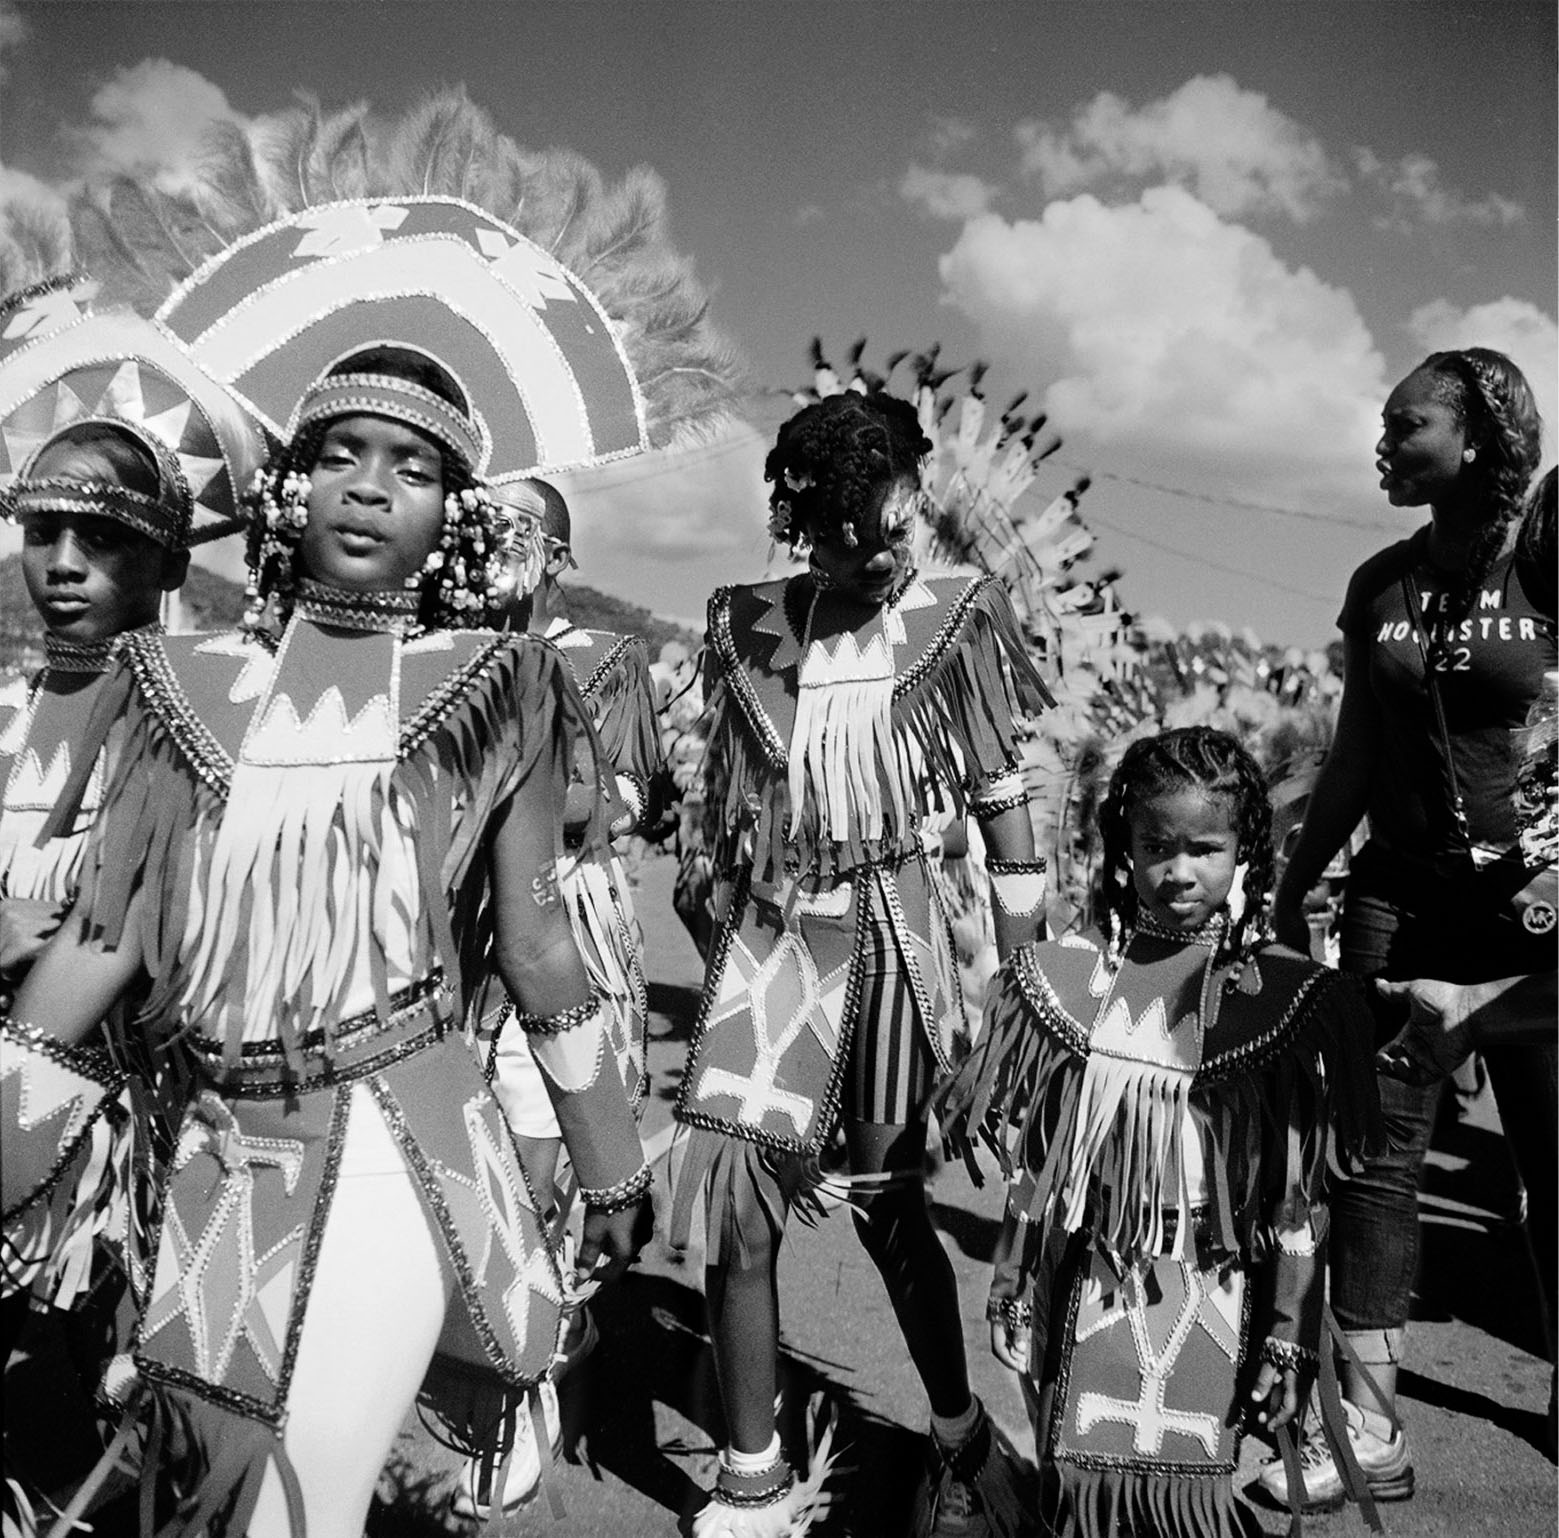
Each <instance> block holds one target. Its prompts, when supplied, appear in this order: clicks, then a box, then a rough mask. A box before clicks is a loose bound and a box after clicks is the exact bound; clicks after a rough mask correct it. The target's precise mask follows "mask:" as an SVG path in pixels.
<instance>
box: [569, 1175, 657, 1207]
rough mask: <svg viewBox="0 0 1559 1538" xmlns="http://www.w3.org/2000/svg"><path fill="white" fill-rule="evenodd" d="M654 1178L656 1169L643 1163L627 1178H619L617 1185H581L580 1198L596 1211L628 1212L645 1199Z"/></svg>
mask: <svg viewBox="0 0 1559 1538" xmlns="http://www.w3.org/2000/svg"><path fill="white" fill-rule="evenodd" d="M654 1179H655V1172H654V1170H653V1169H651V1168H650V1166H649V1165H648V1164H641V1165H640V1166H639V1168H638V1169H637V1170H636V1171H635V1172H634V1173H633V1174H632V1175H630V1176H628V1178H627V1179H626V1180H619V1181H618V1182H617V1184H616V1185H611V1186H601V1187H599V1188H592V1187H590V1186H580V1188H579V1199H580V1201H582V1202H583V1203H584V1204H585V1206H587V1207H590V1208H593V1209H594V1210H595V1211H596V1212H626V1211H627V1210H628V1209H629V1208H630V1207H637V1206H638V1205H639V1203H640V1202H641V1201H643V1200H644V1197H645V1194H646V1193H647V1192H648V1191H649V1188H650V1185H651V1184H652V1182H653V1181H654Z"/></svg>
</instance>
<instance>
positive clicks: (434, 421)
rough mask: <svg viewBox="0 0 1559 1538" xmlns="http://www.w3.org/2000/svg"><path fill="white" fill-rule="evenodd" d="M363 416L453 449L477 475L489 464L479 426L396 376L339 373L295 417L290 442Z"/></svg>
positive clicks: (307, 399) (305, 399)
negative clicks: (315, 428) (315, 425)
mask: <svg viewBox="0 0 1559 1538" xmlns="http://www.w3.org/2000/svg"><path fill="white" fill-rule="evenodd" d="M359 414H364V415H368V416H376V417H389V418H390V419H391V421H395V422H404V423H405V424H406V426H408V427H415V428H417V429H418V430H419V431H421V432H425V433H427V434H428V436H429V437H431V438H436V439H437V440H438V441H439V442H440V443H442V444H443V445H444V446H445V447H446V448H449V449H452V450H453V451H454V452H455V453H456V454H457V455H458V456H459V457H460V459H461V460H462V461H464V463H465V466H466V468H467V469H468V470H470V471H471V473H472V474H473V475H475V474H477V473H479V472H480V470H481V469H482V467H484V466H485V464H486V445H485V444H484V442H483V441H482V437H481V434H480V433H479V432H478V430H477V428H476V426H475V424H474V423H473V422H472V421H471V420H470V418H469V417H467V416H466V415H465V414H464V413H463V412H461V411H460V410H459V409H458V408H457V407H455V406H452V405H450V403H449V402H448V401H446V400H445V399H444V398H443V397H442V396H440V395H435V394H434V393H433V392H432V391H431V390H425V389H424V388H423V387H422V386H421V385H419V384H413V383H412V382H411V381H410V380H409V379H398V378H396V376H395V375H393V374H335V375H332V376H331V377H330V378H328V379H322V380H320V382H319V383H318V384H317V385H315V386H314V388H313V389H311V390H310V391H309V393H308V394H307V395H305V396H304V397H303V399H302V401H301V402H299V404H298V409H297V411H295V412H294V413H293V419H292V422H291V424H290V431H289V434H288V436H289V437H296V436H297V435H298V433H299V432H300V431H301V430H302V429H303V428H305V427H307V426H308V425H309V424H310V423H311V422H326V421H331V420H333V419H334V418H336V417H347V416H356V415H359Z"/></svg>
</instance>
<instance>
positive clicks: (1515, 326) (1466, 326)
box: [1407, 296, 1559, 461]
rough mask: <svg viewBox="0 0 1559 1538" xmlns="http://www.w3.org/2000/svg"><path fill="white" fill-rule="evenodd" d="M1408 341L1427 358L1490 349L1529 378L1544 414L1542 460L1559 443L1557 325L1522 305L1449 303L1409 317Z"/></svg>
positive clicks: (1432, 305)
mask: <svg viewBox="0 0 1559 1538" xmlns="http://www.w3.org/2000/svg"><path fill="white" fill-rule="evenodd" d="M1407 329H1408V333H1409V335H1411V336H1412V338H1413V340H1414V341H1415V342H1416V343H1417V344H1418V346H1419V348H1420V349H1421V350H1422V351H1423V352H1425V353H1430V352H1442V351H1446V350H1449V349H1452V348H1460V347H1492V348H1494V349H1495V350H1496V351H1497V352H1502V353H1504V354H1505V355H1506V356H1507V357H1508V358H1510V360H1511V361H1512V362H1513V363H1514V364H1515V365H1516V367H1517V368H1519V369H1520V370H1521V372H1522V373H1523V374H1525V375H1526V376H1527V380H1528V382H1529V383H1530V384H1531V386H1532V393H1533V394H1534V395H1535V396H1536V397H1537V408H1538V410H1539V411H1541V412H1542V413H1543V458H1544V460H1545V461H1551V460H1552V459H1553V457H1554V446H1555V443H1556V442H1559V438H1556V429H1559V324H1556V322H1555V320H1554V317H1553V316H1552V315H1548V314H1545V313H1544V312H1543V311H1542V310H1540V309H1539V308H1538V307H1537V306H1536V305H1535V304H1532V303H1531V302H1530V301H1529V300H1526V299H1512V298H1510V297H1509V296H1506V297H1505V298H1503V299H1495V300H1491V301H1489V302H1488V303H1485V304H1475V305H1470V306H1468V307H1467V308H1465V309H1464V308H1462V307H1461V306H1459V305H1454V304H1452V303H1451V302H1450V301H1449V300H1448V299H1436V300H1434V301H1432V302H1431V303H1429V304H1426V305H1421V306H1420V307H1419V308H1418V309H1416V310H1414V311H1413V313H1412V315H1410V316H1409V317H1408V323H1407Z"/></svg>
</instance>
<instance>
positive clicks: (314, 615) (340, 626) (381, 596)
mask: <svg viewBox="0 0 1559 1538" xmlns="http://www.w3.org/2000/svg"><path fill="white" fill-rule="evenodd" d="M421 603H422V595H421V593H420V592H416V591H411V590H408V589H406V588H389V589H385V590H383V591H370V592H357V591H354V590H352V589H350V588H343V587H334V586H332V585H330V584H329V583H326V582H315V581H314V580H313V579H312V578H309V577H305V578H303V579H302V581H300V582H299V583H298V593H297V599H296V601H295V603H294V605H293V608H294V611H295V612H296V613H298V614H300V615H301V616H302V617H303V618H304V619H307V620H312V621H313V622H314V624H316V625H330V626H332V627H334V628H335V629H337V630H367V631H376V632H379V633H380V634H385V635H400V636H403V635H405V634H406V633H407V632H408V631H410V630H412V629H414V628H415V627H416V624H417V609H418V607H419V606H420V605H421Z"/></svg>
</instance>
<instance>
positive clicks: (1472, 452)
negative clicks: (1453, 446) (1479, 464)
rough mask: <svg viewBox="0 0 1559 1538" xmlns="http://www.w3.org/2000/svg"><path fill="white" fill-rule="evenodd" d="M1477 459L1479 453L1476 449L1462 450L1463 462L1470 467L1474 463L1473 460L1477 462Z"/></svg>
mask: <svg viewBox="0 0 1559 1538" xmlns="http://www.w3.org/2000/svg"><path fill="white" fill-rule="evenodd" d="M1477 457H1478V451H1477V450H1476V449H1463V450H1462V460H1463V462H1464V463H1466V464H1469V465H1470V464H1471V463H1472V462H1473V460H1475V459H1476V458H1477Z"/></svg>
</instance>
